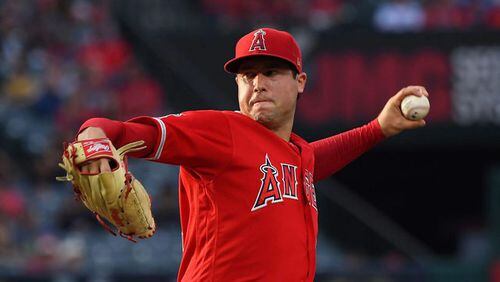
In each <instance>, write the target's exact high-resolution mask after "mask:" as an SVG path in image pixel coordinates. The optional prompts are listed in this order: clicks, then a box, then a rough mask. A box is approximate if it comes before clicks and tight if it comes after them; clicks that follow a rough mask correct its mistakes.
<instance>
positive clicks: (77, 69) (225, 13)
mask: <svg viewBox="0 0 500 282" xmlns="http://www.w3.org/2000/svg"><path fill="white" fill-rule="evenodd" d="M197 4H199V5H200V6H201V7H203V9H204V12H203V13H205V14H206V15H207V16H209V17H214V18H215V19H216V20H217V22H218V23H219V24H222V25H225V26H227V27H228V28H229V27H231V28H234V26H238V25H241V23H245V24H252V23H253V21H254V20H256V19H259V21H260V22H263V21H265V22H267V23H269V24H271V23H276V24H279V25H287V23H289V24H290V23H291V22H293V23H295V24H297V23H299V24H304V25H307V26H310V27H311V28H312V29H313V30H324V29H328V28H332V27H335V26H340V25H349V24H356V23H359V22H369V25H371V26H373V27H375V28H376V29H379V30H382V31H420V30H443V29H457V30H464V29H471V28H475V27H487V28H491V29H500V1H498V0H488V1H476V0H435V1H431V0H428V1H410V0H391V1H370V0H366V1H349V0H344V1H342V0H309V1H305V0H303V1H294V0H277V1H237V0H199V2H197ZM256 15H258V16H256ZM367 19H369V20H367ZM0 39H1V40H0V89H1V90H0V134H1V136H2V138H1V139H0V140H1V141H0V142H1V143H0V144H1V147H0V272H1V273H5V272H7V273H34V274H37V273H45V272H51V271H55V270H60V269H65V270H66V271H73V270H74V271H79V270H81V269H82V267H83V266H82V265H83V264H82V258H83V257H84V256H85V252H86V251H88V246H86V245H85V244H86V242H87V241H86V240H84V238H82V234H86V233H91V232H94V231H95V229H97V228H100V226H99V225H98V224H97V223H96V222H94V220H93V219H92V217H91V215H90V214H89V212H88V211H87V210H86V209H84V208H83V207H82V205H81V204H80V203H78V202H76V201H75V200H74V198H73V196H72V190H71V188H70V186H69V184H61V183H56V182H55V181H54V180H55V176H56V175H59V174H61V173H62V170H60V169H59V168H58V167H57V162H58V161H59V155H60V152H61V149H62V147H61V144H62V142H63V141H68V140H71V139H73V138H74V137H75V134H76V131H77V129H78V127H79V126H80V124H81V123H82V122H83V121H84V120H86V119H87V118H89V117H93V116H103V117H108V118H113V119H120V120H126V119H128V118H130V117H132V116H137V115H153V116H155V115H163V114H165V113H169V111H168V100H167V98H166V97H168V93H165V91H164V89H163V87H162V85H159V84H158V82H157V81H156V80H154V79H153V78H152V76H151V75H150V74H148V73H147V71H146V70H145V68H144V67H143V66H142V65H141V64H140V63H139V61H138V60H137V58H135V56H134V53H133V51H132V49H131V47H130V45H129V44H128V43H127V42H125V41H124V39H123V38H122V37H121V35H120V32H119V30H118V28H117V25H116V22H115V21H114V19H113V18H112V16H111V13H110V10H109V1H104V0H103V1H97V0H96V1H92V0H68V1H63V0H3V1H0ZM132 167H133V171H134V173H135V174H136V175H137V176H138V178H140V179H144V181H145V183H144V184H145V186H146V187H149V188H150V192H151V193H152V195H153V199H154V205H153V207H154V213H155V216H156V218H157V220H158V221H159V222H162V224H160V225H163V226H168V224H165V222H173V224H174V225H175V224H177V225H178V223H177V222H178V219H177V217H178V212H177V197H176V188H175V186H176V169H175V168H173V167H165V166H162V167H157V166H154V165H149V164H147V165H145V164H133V166H132ZM165 171H166V172H165ZM174 230H177V229H175V228H174ZM99 232H103V234H104V232H105V231H101V230H99ZM175 232H176V231H175ZM175 232H174V233H175ZM175 236H176V237H179V236H178V234H175ZM83 237H85V236H83ZM174 245H176V246H178V245H179V244H178V242H176V243H175V244H174ZM179 247H180V246H179ZM176 255H177V254H176ZM177 256H178V255H177Z"/></svg>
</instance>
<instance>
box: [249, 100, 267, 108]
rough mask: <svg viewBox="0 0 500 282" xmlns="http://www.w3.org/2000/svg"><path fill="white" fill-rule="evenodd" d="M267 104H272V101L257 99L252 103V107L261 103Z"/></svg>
mask: <svg viewBox="0 0 500 282" xmlns="http://www.w3.org/2000/svg"><path fill="white" fill-rule="evenodd" d="M265 102H268V103H271V102H272V101H271V100H267V99H256V100H253V101H250V106H253V105H256V104H259V103H265Z"/></svg>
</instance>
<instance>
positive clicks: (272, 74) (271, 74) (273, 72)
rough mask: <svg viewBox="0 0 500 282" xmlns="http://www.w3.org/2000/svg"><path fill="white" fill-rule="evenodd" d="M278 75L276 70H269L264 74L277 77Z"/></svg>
mask: <svg viewBox="0 0 500 282" xmlns="http://www.w3.org/2000/svg"><path fill="white" fill-rule="evenodd" d="M276 74H278V72H277V71H276V70H268V71H265V72H264V75H265V76H275V75H276Z"/></svg>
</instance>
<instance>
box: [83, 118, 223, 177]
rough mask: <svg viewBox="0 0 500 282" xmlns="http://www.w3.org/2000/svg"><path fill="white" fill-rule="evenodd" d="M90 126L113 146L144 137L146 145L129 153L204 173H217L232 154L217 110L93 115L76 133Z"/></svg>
mask: <svg viewBox="0 0 500 282" xmlns="http://www.w3.org/2000/svg"><path fill="white" fill-rule="evenodd" d="M90 126H93V127H99V128H101V129H102V130H103V131H104V132H105V134H106V136H108V138H110V140H111V141H112V142H113V144H114V145H115V146H116V147H120V146H123V145H124V144H127V143H130V142H133V141H137V140H144V141H145V142H146V144H145V145H146V146H147V148H146V149H145V150H142V151H140V152H134V153H131V156H134V157H140V158H146V159H149V160H151V161H156V162H162V163H169V164H174V165H182V166H184V167H186V168H190V169H192V170H193V171H194V172H196V173H197V174H200V175H204V176H214V175H215V174H217V173H218V172H219V171H221V170H222V169H223V168H225V166H226V165H227V164H228V163H229V161H230V160H231V159H232V156H233V143H232V142H233V140H232V135H231V132H230V128H229V121H228V120H227V117H226V116H225V115H224V114H223V113H222V112H219V111H190V112H184V113H181V114H173V115H167V116H163V117H148V116H142V117H137V118H133V119H131V120H128V121H126V122H121V121H115V120H109V119H105V118H93V119H90V120H88V121H86V122H85V123H84V124H83V125H82V126H81V128H80V132H81V131H82V130H83V129H85V128H87V127H90Z"/></svg>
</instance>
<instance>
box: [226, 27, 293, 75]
mask: <svg viewBox="0 0 500 282" xmlns="http://www.w3.org/2000/svg"><path fill="white" fill-rule="evenodd" d="M252 56H269V57H275V58H280V59H283V60H285V61H287V62H289V63H291V64H292V65H293V66H294V67H295V69H296V70H297V71H298V72H299V73H300V72H302V54H301V52H300V48H299V45H298V44H297V41H295V39H294V38H293V36H292V35H291V34H290V33H288V32H286V31H281V30H277V29H274V28H260V29H257V30H254V31H252V32H250V33H248V34H246V35H245V36H243V37H242V38H240V40H238V43H236V48H235V56H234V58H233V59H231V60H229V61H228V62H227V63H226V64H224V70H225V71H227V72H229V73H237V71H238V67H239V65H240V63H241V60H242V59H244V58H248V57H252Z"/></svg>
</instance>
